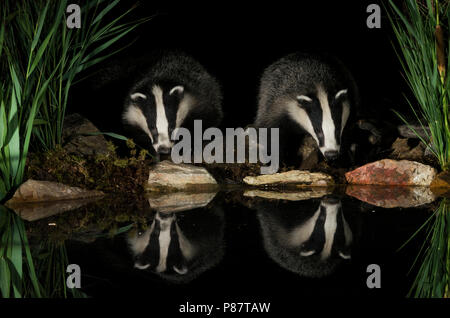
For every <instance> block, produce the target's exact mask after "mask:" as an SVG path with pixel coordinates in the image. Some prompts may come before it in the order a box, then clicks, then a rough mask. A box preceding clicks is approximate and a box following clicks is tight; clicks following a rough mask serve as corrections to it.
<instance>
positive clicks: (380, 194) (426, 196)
mask: <svg viewBox="0 0 450 318" xmlns="http://www.w3.org/2000/svg"><path fill="white" fill-rule="evenodd" d="M345 193H346V194H347V195H349V196H352V197H354V198H357V199H358V200H360V201H363V202H367V203H369V204H372V205H375V206H379V207H382V208H412V207H417V206H421V205H424V204H428V203H431V202H433V201H434V200H435V199H436V197H435V195H434V194H433V192H432V191H431V189H430V188H429V187H412V186H377V185H349V186H347V189H346V191H345Z"/></svg>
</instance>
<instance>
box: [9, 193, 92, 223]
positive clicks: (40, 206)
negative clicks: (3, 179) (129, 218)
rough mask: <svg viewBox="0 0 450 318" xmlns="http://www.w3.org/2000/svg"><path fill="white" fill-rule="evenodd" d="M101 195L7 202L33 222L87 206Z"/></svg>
mask: <svg viewBox="0 0 450 318" xmlns="http://www.w3.org/2000/svg"><path fill="white" fill-rule="evenodd" d="M100 198H101V197H95V198H88V199H77V200H59V201H49V202H31V203H27V202H22V203H9V202H8V203H7V204H6V205H7V206H8V207H9V208H11V209H12V210H14V212H16V213H17V214H18V215H19V216H20V217H21V218H22V219H24V220H26V221H29V222H32V221H37V220H41V219H44V218H48V217H50V216H52V215H56V214H59V213H63V212H66V211H71V210H75V209H78V208H80V207H82V206H85V205H87V204H89V203H92V202H95V201H97V200H99V199H100Z"/></svg>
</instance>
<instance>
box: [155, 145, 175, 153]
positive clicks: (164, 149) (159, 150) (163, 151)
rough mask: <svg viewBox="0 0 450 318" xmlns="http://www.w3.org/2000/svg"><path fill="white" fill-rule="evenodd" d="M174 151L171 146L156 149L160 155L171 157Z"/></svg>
mask: <svg viewBox="0 0 450 318" xmlns="http://www.w3.org/2000/svg"><path fill="white" fill-rule="evenodd" d="M171 150H172V147H170V146H159V147H157V148H156V152H157V153H158V154H160V155H169V154H170V152H171Z"/></svg>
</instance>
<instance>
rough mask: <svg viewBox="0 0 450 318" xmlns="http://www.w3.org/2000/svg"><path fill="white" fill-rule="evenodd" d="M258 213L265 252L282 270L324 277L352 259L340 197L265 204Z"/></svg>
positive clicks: (349, 235)
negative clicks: (343, 260)
mask: <svg viewBox="0 0 450 318" xmlns="http://www.w3.org/2000/svg"><path fill="white" fill-rule="evenodd" d="M257 210H258V218H259V221H260V225H261V231H262V236H263V240H264V247H265V250H266V251H267V253H268V255H269V256H270V257H271V258H272V259H273V260H274V261H275V262H276V263H278V264H279V265H280V266H281V267H283V268H285V269H287V270H289V271H292V272H294V273H297V274H299V275H301V276H306V277H323V276H327V275H329V274H331V273H332V272H333V271H334V270H335V268H336V266H337V265H338V264H339V263H340V262H341V261H342V259H350V257H351V253H350V247H351V243H352V231H351V229H350V227H349V225H348V223H347V221H346V219H345V217H344V214H343V211H342V205H341V201H340V200H339V199H338V198H337V197H334V196H325V197H323V198H321V199H313V200H307V201H265V202H260V203H259V204H258V207H257Z"/></svg>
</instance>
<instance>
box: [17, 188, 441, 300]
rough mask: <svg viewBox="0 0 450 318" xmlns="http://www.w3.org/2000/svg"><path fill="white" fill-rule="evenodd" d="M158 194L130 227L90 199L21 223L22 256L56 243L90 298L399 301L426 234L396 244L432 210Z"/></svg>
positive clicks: (343, 199) (335, 200)
mask: <svg viewBox="0 0 450 318" xmlns="http://www.w3.org/2000/svg"><path fill="white" fill-rule="evenodd" d="M169 197H170V196H169ZM167 198H168V197H165V199H166V200H165V201H163V202H161V201H158V198H156V199H155V198H153V199H150V200H149V201H148V202H144V203H143V204H142V207H144V208H142V207H141V210H140V211H137V210H136V211H134V213H135V216H136V217H131V218H129V219H128V220H123V219H124V217H123V216H122V217H119V216H118V215H120V213H119V212H120V211H117V210H116V211H107V209H105V205H102V204H99V203H98V202H97V203H90V204H88V205H87V206H86V207H81V208H78V209H76V210H74V211H66V212H64V213H62V214H58V215H54V216H50V217H48V218H43V219H40V220H35V221H32V222H26V228H27V229H28V231H29V232H30V234H29V240H30V245H31V249H32V251H33V248H36V246H37V245H39V243H41V242H43V241H55V242H58V243H57V244H56V245H57V246H59V248H64V249H65V250H66V252H67V256H68V263H69V264H77V265H79V266H80V269H81V291H82V292H83V293H84V294H85V295H87V296H88V297H93V298H104V297H108V298H109V297H120V298H124V297H125V298H148V297H150V298H151V299H153V301H155V300H158V299H159V300H160V301H162V302H164V301H167V300H168V299H170V300H171V301H174V299H178V300H176V302H178V301H182V300H183V299H185V298H186V297H187V298H189V297H196V299H200V300H202V299H203V300H205V301H206V299H211V298H213V299H216V300H217V299H222V298H224V297H231V298H232V299H233V301H244V300H245V299H246V298H245V297H247V298H248V297H250V298H251V297H262V298H263V299H273V298H277V299H280V298H282V299H290V298H292V297H294V298H295V297H311V298H317V299H320V297H336V298H340V297H351V298H355V297H362V298H366V299H367V298H389V299H392V298H394V299H403V298H405V297H406V295H407V293H408V291H409V290H410V288H411V286H412V282H413V280H414V278H415V273H416V272H417V268H416V269H413V271H412V272H411V273H410V274H408V271H409V270H410V268H411V265H412V264H413V261H414V259H415V258H416V257H417V254H418V251H419V248H420V246H421V243H422V242H423V241H424V235H425V233H419V234H418V236H416V237H415V238H414V239H413V240H412V241H411V242H410V243H408V244H407V245H406V246H405V247H403V248H402V249H400V250H398V249H399V248H400V246H402V244H403V243H405V242H406V241H407V240H408V239H409V238H410V237H411V235H412V234H413V233H414V232H415V231H416V230H417V229H418V228H419V227H420V226H421V225H422V224H423V223H424V222H425V221H426V220H427V219H428V218H429V217H430V216H431V214H432V212H433V204H426V205H423V206H421V207H416V208H382V207H377V206H375V205H371V204H368V203H365V202H362V201H359V200H357V199H355V198H352V197H349V196H345V195H325V196H322V197H319V198H312V199H306V200H293V199H292V198H290V199H289V200H281V199H265V198H261V197H259V198H258V197H257V198H249V197H247V196H243V194H242V193H241V192H240V191H234V192H221V193H218V194H210V195H209V196H206V197H200V198H192V197H190V196H187V197H177V198H176V200H175V202H172V201H170V199H169V200H168V201H167ZM212 198H213V199H212ZM285 199H286V198H285ZM103 201H105V200H103ZM106 201H108V199H107V200H106ZM208 202H209V203H208ZM184 203H185V204H186V206H188V207H189V208H190V209H188V210H182V209H184V208H186V206H184ZM174 204H175V205H177V207H174ZM146 205H147V209H145V206H146ZM202 205H205V206H203V207H198V206H202ZM106 206H108V205H106ZM130 206H131V207H133V209H134V208H135V207H136V205H135V203H133V204H131V203H130ZM109 208H114V209H118V207H117V206H115V205H111V206H110V207H109ZM127 209H128V210H129V209H130V207H127V208H125V207H124V210H127ZM180 209H181V211H178V212H170V211H173V210H180ZM128 210H127V211H128ZM155 210H158V211H160V212H158V211H155ZM96 213H97V214H96ZM127 213H131V214H132V213H133V212H127ZM128 216H130V214H129V215H128ZM28 218H29V216H28ZM108 218H110V219H113V221H111V222H110V225H107V226H105V225H104V224H105V220H106V219H108ZM133 218H134V220H133ZM83 220H84V221H83ZM64 222H67V224H64ZM83 222H85V224H84V225H83ZM106 223H108V222H106ZM80 224H81V225H80ZM101 224H102V225H101ZM71 226H73V227H75V228H76V230H75V231H73V232H71V230H70V229H69V227H71ZM121 232H122V233H121ZM105 233H109V234H105ZM114 234H115V235H114ZM370 264H376V265H378V266H379V269H380V277H379V278H380V280H379V282H380V284H381V285H380V287H381V288H369V287H368V285H367V279H368V277H369V276H370V275H371V274H372V271H370V272H367V268H368V266H369V265H370ZM56 272H59V274H61V275H64V273H62V270H59V269H56ZM227 299H228V298H227ZM258 299H259V298H258Z"/></svg>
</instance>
